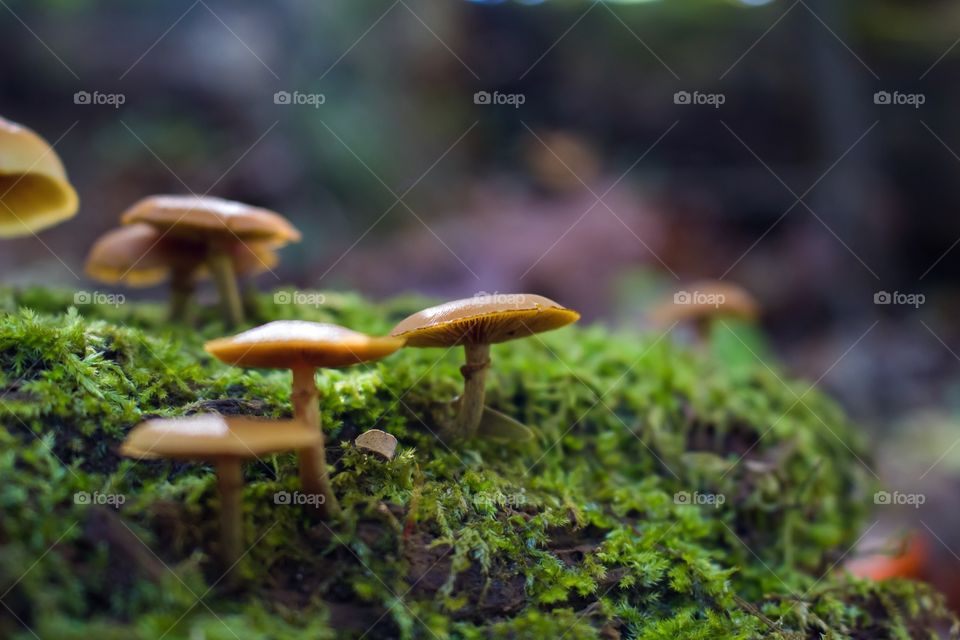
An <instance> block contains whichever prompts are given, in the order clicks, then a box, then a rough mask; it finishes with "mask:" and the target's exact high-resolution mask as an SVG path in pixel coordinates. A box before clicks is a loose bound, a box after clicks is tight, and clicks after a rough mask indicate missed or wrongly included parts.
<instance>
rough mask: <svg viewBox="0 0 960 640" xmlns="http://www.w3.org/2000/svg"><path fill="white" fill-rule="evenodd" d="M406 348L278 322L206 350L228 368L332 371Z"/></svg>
mask: <svg viewBox="0 0 960 640" xmlns="http://www.w3.org/2000/svg"><path fill="white" fill-rule="evenodd" d="M402 346H403V340H402V339H400V338H391V337H378V336H368V335H367V334H365V333H359V332H357V331H352V330H350V329H347V328H346V327H341V326H339V325H335V324H326V323H320V322H307V321H304V320H277V321H274V322H268V323H267V324H265V325H262V326H259V327H256V328H254V329H250V330H249V331H244V332H243V333H239V334H237V335H235V336H232V337H229V338H220V339H218V340H211V341H210V342H208V343H207V344H206V345H204V349H206V350H207V353H210V354H211V355H213V356H214V357H216V358H219V359H220V360H222V361H223V362H226V363H227V364H232V365H237V366H241V367H257V368H264V369H293V368H297V367H304V366H308V367H318V368H325V369H333V368H337V367H346V366H350V365H354V364H360V363H361V362H371V361H373V360H379V359H381V358H384V357H386V356H388V355H390V354H391V353H393V352H394V351H396V350H397V349H399V348H400V347H402Z"/></svg>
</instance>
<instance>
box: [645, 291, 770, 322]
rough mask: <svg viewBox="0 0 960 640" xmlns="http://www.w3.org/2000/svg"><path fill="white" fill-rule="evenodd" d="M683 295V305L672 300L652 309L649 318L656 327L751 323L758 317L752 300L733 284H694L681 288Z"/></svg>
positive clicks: (758, 308) (758, 310)
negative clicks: (693, 322) (720, 319)
mask: <svg viewBox="0 0 960 640" xmlns="http://www.w3.org/2000/svg"><path fill="white" fill-rule="evenodd" d="M683 293H687V294H689V296H688V299H687V301H686V302H680V301H678V300H677V298H676V297H674V298H672V299H670V300H669V301H666V302H664V303H663V304H661V305H660V306H658V307H657V308H656V309H654V311H653V316H654V319H655V320H656V321H657V322H658V323H659V324H664V325H666V324H671V323H674V322H683V321H685V320H699V319H705V318H715V317H728V318H739V319H741V320H747V321H752V320H755V319H756V318H757V316H759V315H760V305H759V303H758V302H757V300H756V298H754V297H753V296H752V295H751V294H750V293H749V292H748V291H747V290H746V289H744V288H743V287H741V286H740V285H738V284H735V283H733V282H726V281H720V280H705V281H702V282H694V283H692V284H690V285H688V286H687V287H685V288H684V290H683Z"/></svg>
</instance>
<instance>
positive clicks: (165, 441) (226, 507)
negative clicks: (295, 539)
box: [120, 414, 320, 573]
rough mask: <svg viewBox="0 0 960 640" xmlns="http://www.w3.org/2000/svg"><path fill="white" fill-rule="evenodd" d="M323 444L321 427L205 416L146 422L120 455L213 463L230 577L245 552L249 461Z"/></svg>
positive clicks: (222, 543)
mask: <svg viewBox="0 0 960 640" xmlns="http://www.w3.org/2000/svg"><path fill="white" fill-rule="evenodd" d="M319 441H320V434H318V433H317V431H316V430H315V429H310V428H309V427H307V426H306V425H304V424H302V423H300V422H297V421H290V420H254V419H250V418H234V417H225V416H221V415H218V414H204V415H197V416H191V417H188V418H176V419H166V420H161V419H157V420H148V421H146V422H143V423H141V424H139V425H137V426H136V427H134V428H133V430H132V431H131V432H130V433H129V434H128V435H127V438H126V440H124V442H123V444H122V445H121V447H120V453H122V454H123V455H125V456H127V457H130V458H137V459H140V460H143V459H156V458H174V459H183V460H204V461H207V462H211V463H213V465H214V467H215V468H216V471H217V489H218V491H219V493H220V536H221V541H220V557H221V560H222V561H223V565H224V567H225V569H226V571H227V572H228V573H229V572H230V570H231V569H232V568H233V567H234V566H235V565H236V564H237V562H239V560H240V557H241V555H242V554H243V504H242V498H243V468H242V464H243V461H244V460H248V459H251V458H256V457H257V456H260V455H264V454H269V453H279V452H283V451H298V450H302V449H306V448H310V447H314V446H316V445H317V443H318V442H319ZM301 464H302V463H301Z"/></svg>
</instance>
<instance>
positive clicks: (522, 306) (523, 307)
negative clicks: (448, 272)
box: [390, 293, 580, 347]
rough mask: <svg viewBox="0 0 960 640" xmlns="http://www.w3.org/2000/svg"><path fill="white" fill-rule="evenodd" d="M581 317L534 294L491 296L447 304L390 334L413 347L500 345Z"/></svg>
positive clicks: (408, 320)
mask: <svg viewBox="0 0 960 640" xmlns="http://www.w3.org/2000/svg"><path fill="white" fill-rule="evenodd" d="M579 319H580V314H579V313H577V312H576V311H574V310H572V309H567V308H566V307H563V306H561V305H560V304H558V303H556V302H554V301H553V300H551V299H549V298H544V297H543V296H538V295H534V294H532V293H511V294H491V295H482V296H474V297H473V298H465V299H463V300H454V301H452V302H446V303H444V304H441V305H438V306H436V307H430V308H429V309H424V310H423V311H420V312H417V313H415V314H413V315H412V316H409V317H408V318H406V319H404V320H403V321H402V322H400V324H398V325H397V326H395V327H394V328H393V331H391V332H390V335H393V336H397V337H401V338H406V340H407V346H410V347H452V346H456V345H462V344H468V343H469V344H496V343H498V342H506V341H508V340H514V339H516V338H525V337H527V336H531V335H533V334H535V333H542V332H544V331H551V330H553V329H559V328H560V327H563V326H566V325H568V324H570V323H572V322H576V321H577V320H579Z"/></svg>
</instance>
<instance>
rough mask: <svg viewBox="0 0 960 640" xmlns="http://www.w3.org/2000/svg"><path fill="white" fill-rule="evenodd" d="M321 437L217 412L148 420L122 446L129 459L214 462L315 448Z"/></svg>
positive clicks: (297, 427) (292, 425)
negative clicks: (222, 459)
mask: <svg viewBox="0 0 960 640" xmlns="http://www.w3.org/2000/svg"><path fill="white" fill-rule="evenodd" d="M319 442H320V433H319V432H318V431H317V430H316V429H311V428H309V427H307V426H306V425H304V424H303V423H301V422H296V421H294V420H256V419H252V418H234V417H225V416H221V415H218V414H215V413H211V414H203V415H197V416H190V417H187V418H175V419H167V420H161V419H157V420H147V421H146V422H142V423H140V424H138V425H137V426H136V427H134V428H133V430H132V431H130V433H129V434H128V435H127V439H126V440H124V442H123V444H122V445H121V446H120V453H122V454H123V455H125V456H127V457H130V458H147V459H152V458H178V459H186V460H212V459H216V458H221V457H234V458H255V457H256V456H259V455H264V454H268V453H277V452H281V451H293V450H297V449H304V448H307V447H312V446H314V445H316V444H318V443H319Z"/></svg>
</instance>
